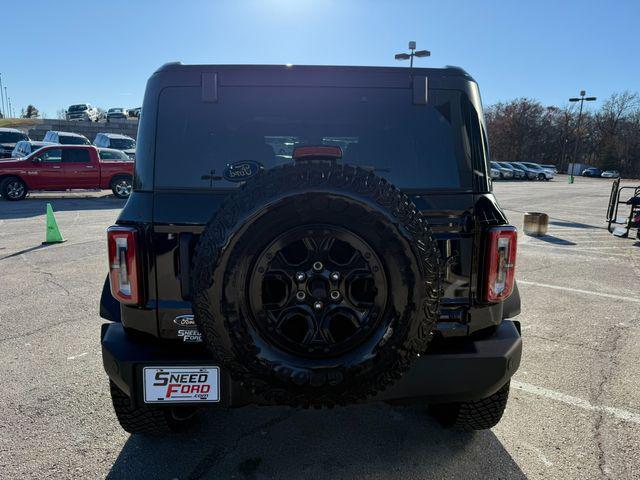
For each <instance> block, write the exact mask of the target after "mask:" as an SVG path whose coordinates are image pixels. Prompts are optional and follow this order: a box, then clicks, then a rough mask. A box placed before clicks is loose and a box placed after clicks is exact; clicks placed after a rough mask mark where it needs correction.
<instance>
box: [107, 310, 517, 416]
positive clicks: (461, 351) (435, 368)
mask: <svg viewBox="0 0 640 480" xmlns="http://www.w3.org/2000/svg"><path fill="white" fill-rule="evenodd" d="M101 338H102V359H103V364H104V368H105V371H106V372H107V375H108V376H109V378H110V379H111V380H112V381H113V382H114V383H115V384H116V385H118V387H119V388H120V389H121V390H122V391H123V392H125V393H126V394H127V395H129V396H130V397H131V399H132V401H133V402H134V403H141V402H142V398H143V386H142V369H143V368H144V367H147V366H183V365H184V366H188V365H199V366H206V365H215V364H216V363H215V362H214V361H213V359H212V358H211V355H210V354H209V353H208V352H207V351H206V350H205V349H198V350H175V349H173V348H171V347H170V348H167V346H166V344H165V345H164V346H163V345H156V344H151V343H140V342H138V341H136V340H133V339H132V338H130V337H129V336H128V335H127V334H126V333H125V331H124V328H123V326H122V324H120V323H108V324H103V325H102V334H101ZM521 355H522V339H521V337H520V333H519V328H518V324H517V323H516V322H513V321H510V320H504V321H503V322H502V323H501V324H500V326H499V327H498V328H497V330H496V331H495V332H494V333H493V335H491V336H488V337H483V338H479V339H471V338H464V339H456V340H455V341H447V343H442V344H436V345H434V346H433V348H431V349H430V351H429V352H428V353H427V354H425V355H422V356H421V357H420V358H418V359H417V360H416V361H415V362H414V363H413V364H412V366H411V368H410V370H409V371H408V372H407V373H406V374H405V375H404V376H403V377H402V378H401V379H400V381H398V382H397V383H396V384H394V385H393V386H392V387H390V388H389V389H387V390H385V391H384V392H382V393H380V394H379V395H378V396H376V397H374V398H373V399H372V401H405V402H411V401H420V402H425V403H437V402H454V401H464V400H476V399H480V398H484V397H488V396H489V395H491V394H493V393H495V392H496V391H498V390H499V389H500V387H502V386H503V385H504V384H505V383H506V382H507V381H508V380H509V379H510V378H511V376H512V375H513V374H514V373H515V372H516V370H517V369H518V367H519V365H520V358H521ZM220 389H221V401H220V403H217V404H215V406H230V407H238V406H243V405H248V404H265V403H264V401H262V400H261V399H259V398H255V397H253V396H252V395H251V394H250V393H249V392H247V391H246V390H245V389H243V388H242V387H241V386H240V384H239V383H237V382H235V381H233V380H231V378H230V377H229V375H228V374H226V372H225V371H224V370H222V371H221V373H220ZM215 406H214V407H215Z"/></svg>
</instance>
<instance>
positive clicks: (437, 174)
mask: <svg viewBox="0 0 640 480" xmlns="http://www.w3.org/2000/svg"><path fill="white" fill-rule="evenodd" d="M462 96H463V94H462V93H461V92H458V91H453V90H430V91H429V102H428V104H427V105H414V104H413V102H412V90H411V89H403V88H342V87H341V88H335V87H333V88H331V87H251V88H248V87H220V88H219V99H218V102H216V103H208V102H203V101H201V89H200V87H169V88H165V89H164V90H163V91H162V93H161V95H160V103H159V109H158V121H157V131H156V158H155V162H156V167H155V187H156V188H210V187H213V188H234V187H236V186H237V184H235V183H232V182H228V181H227V180H225V179H223V178H222V177H221V175H222V172H223V171H224V169H225V167H226V166H227V165H228V164H232V163H234V162H239V161H245V160H253V161H256V162H259V163H261V164H262V165H263V166H264V167H265V168H269V167H273V166H275V165H279V164H284V163H291V162H292V158H291V154H292V151H293V149H294V148H295V147H296V146H299V145H337V146H340V147H341V148H342V150H343V158H342V160H341V161H342V162H343V163H348V164H355V165H360V166H362V167H364V168H368V169H371V170H374V171H376V172H377V173H378V174H380V175H382V176H385V177H386V178H388V179H389V180H390V181H392V182H393V183H395V184H396V185H398V186H399V187H401V188H405V189H449V190H450V189H454V190H458V189H470V188H471V184H472V168H471V160H470V158H471V156H472V155H473V152H471V148H472V145H470V143H471V142H473V141H475V140H474V138H472V136H471V135H469V138H465V139H464V140H463V137H464V136H465V135H466V133H465V132H466V131H467V130H466V129H465V126H464V122H465V120H463V117H464V116H465V112H466V110H468V105H466V104H465V105H464V107H465V108H464V109H463V108H462V107H461V97H462ZM465 98H466V97H465ZM467 103H468V102H467ZM476 122H478V120H477V118H476ZM478 125H479V123H478ZM478 141H481V140H478ZM476 147H477V146H476ZM478 148H480V149H481V148H482V146H480V147H478ZM212 174H213V175H212ZM212 176H213V177H214V178H216V180H215V181H214V182H212V183H211V177H212Z"/></svg>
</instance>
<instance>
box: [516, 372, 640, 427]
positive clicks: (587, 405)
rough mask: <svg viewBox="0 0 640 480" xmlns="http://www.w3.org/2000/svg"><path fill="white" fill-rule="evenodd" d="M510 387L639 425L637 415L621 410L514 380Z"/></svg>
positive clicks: (639, 421)
mask: <svg viewBox="0 0 640 480" xmlns="http://www.w3.org/2000/svg"><path fill="white" fill-rule="evenodd" d="M511 385H512V386H513V387H514V388H516V389H518V390H522V391H523V392H527V393H531V394H533V395H538V396H539V397H545V398H550V399H551V400H556V401H558V402H562V403H566V404H567V405H571V406H573V407H578V408H582V409H583V410H588V411H591V412H602V413H607V414H609V415H612V416H614V417H616V418H617V419H619V420H623V421H625V422H631V423H636V424H638V425H640V415H639V414H637V413H633V412H629V411H627V410H623V409H622V408H615V407H607V406H602V405H594V404H592V403H591V402H589V401H588V400H584V399H582V398H578V397H573V396H571V395H566V394H564V393H561V392H557V391H555V390H549V389H548V388H543V387H538V386H537V385H531V384H530V383H524V382H518V381H516V380H512V381H511Z"/></svg>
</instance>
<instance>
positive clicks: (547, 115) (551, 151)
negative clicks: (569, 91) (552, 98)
mask: <svg viewBox="0 0 640 480" xmlns="http://www.w3.org/2000/svg"><path fill="white" fill-rule="evenodd" d="M486 118H487V128H488V131H489V140H490V143H491V154H492V158H493V159H495V160H499V161H500V160H503V161H518V160H521V161H533V162H538V163H549V164H553V165H557V166H558V167H560V168H562V167H566V166H567V164H568V162H569V161H573V159H571V158H570V155H571V152H573V151H574V148H575V145H576V142H577V141H580V145H581V147H580V151H579V155H580V157H579V159H577V160H576V161H578V162H585V163H589V164H592V165H596V166H599V167H601V168H605V169H617V170H620V172H621V173H623V174H625V175H627V176H640V96H639V95H638V94H637V93H632V92H621V93H614V94H613V95H611V96H610V97H609V98H608V99H607V100H606V101H605V102H604V103H603V105H602V107H601V108H600V109H599V110H598V111H596V112H593V113H592V112H589V111H587V112H585V113H583V116H582V122H581V125H580V130H579V131H578V130H577V119H578V115H577V111H576V108H575V105H570V106H565V107H556V106H548V107H544V106H543V105H542V104H540V102H538V101H536V100H532V99H528V98H518V99H515V100H511V101H509V102H500V103H497V104H495V105H491V106H490V107H488V108H487V110H486Z"/></svg>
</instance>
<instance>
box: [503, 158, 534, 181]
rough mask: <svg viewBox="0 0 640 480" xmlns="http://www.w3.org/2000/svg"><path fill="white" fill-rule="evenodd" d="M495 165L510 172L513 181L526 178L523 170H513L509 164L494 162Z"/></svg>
mask: <svg viewBox="0 0 640 480" xmlns="http://www.w3.org/2000/svg"><path fill="white" fill-rule="evenodd" d="M496 163H497V164H498V165H500V166H501V167H502V168H506V169H507V170H510V171H511V173H512V175H513V178H514V179H515V180H524V179H525V178H526V177H527V174H526V173H525V171H524V170H521V169H519V168H515V167H514V166H513V165H511V164H510V163H509V162H496Z"/></svg>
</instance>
